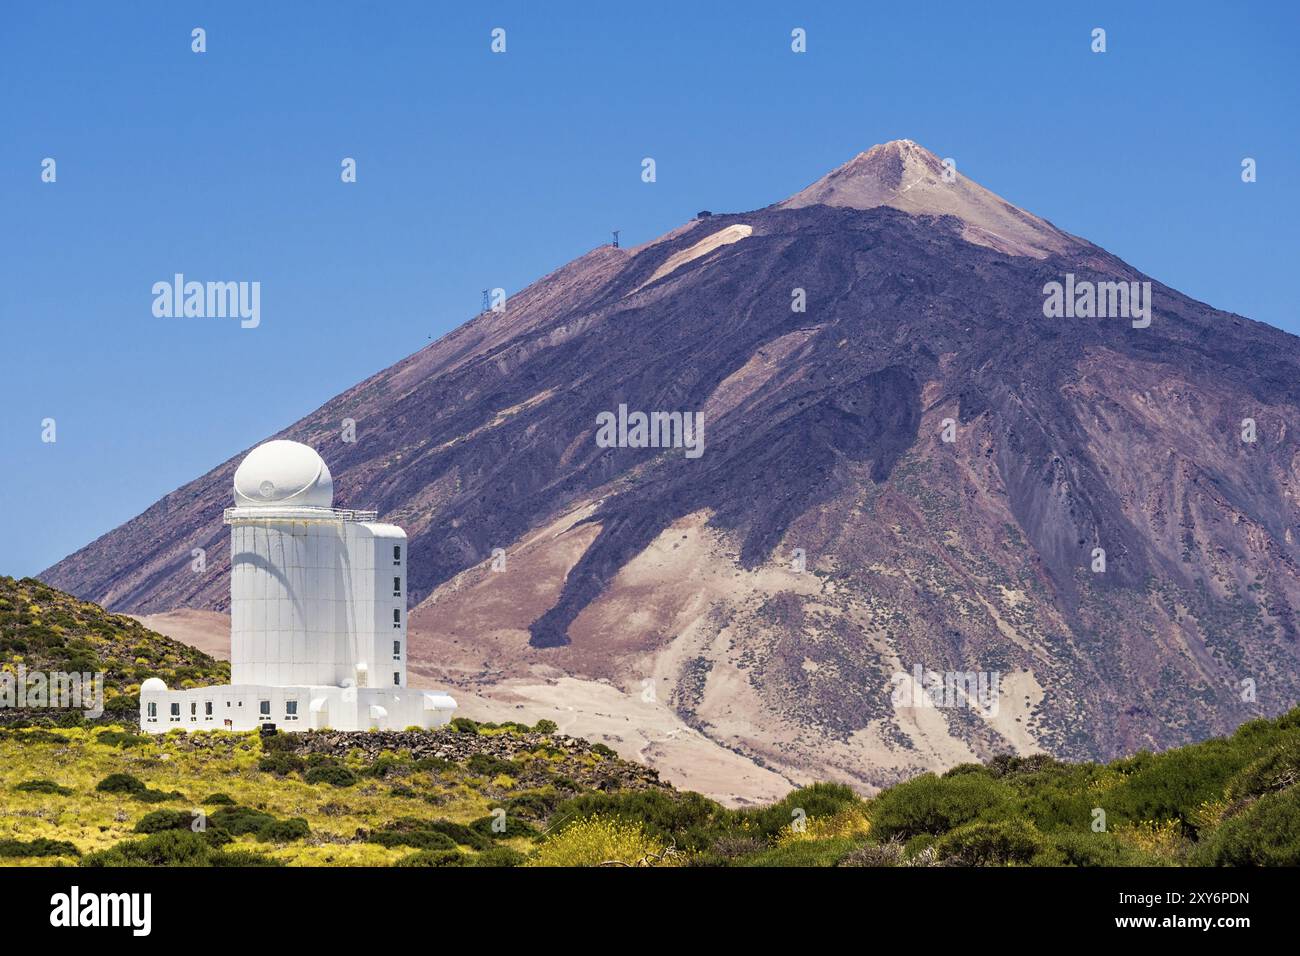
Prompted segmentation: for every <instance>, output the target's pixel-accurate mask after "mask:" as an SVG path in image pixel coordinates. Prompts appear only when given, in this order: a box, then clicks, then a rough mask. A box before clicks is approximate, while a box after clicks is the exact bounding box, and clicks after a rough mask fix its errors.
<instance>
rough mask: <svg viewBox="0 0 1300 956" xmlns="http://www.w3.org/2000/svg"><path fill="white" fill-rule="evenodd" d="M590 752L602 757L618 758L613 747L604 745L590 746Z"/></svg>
mask: <svg viewBox="0 0 1300 956" xmlns="http://www.w3.org/2000/svg"><path fill="white" fill-rule="evenodd" d="M591 752H592V753H595V754H600V755H601V756H602V757H617V756H618V753H617V752H616V751H615V750H614V748H613V747H609V746H606V745H605V744H592V745H591Z"/></svg>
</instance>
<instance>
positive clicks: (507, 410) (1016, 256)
mask: <svg viewBox="0 0 1300 956" xmlns="http://www.w3.org/2000/svg"><path fill="white" fill-rule="evenodd" d="M945 171H946V167H945V166H944V163H943V162H942V161H941V160H939V159H938V158H937V157H935V156H933V155H932V154H930V153H928V152H926V151H925V150H923V149H921V147H919V146H917V145H916V144H914V143H910V142H908V141H906V140H903V141H898V142H894V143H886V144H884V145H882V146H877V147H874V148H873V149H870V150H868V151H867V152H865V153H863V154H861V155H859V156H857V157H855V158H854V159H853V160H851V161H850V162H849V163H847V164H846V165H844V166H842V167H840V168H839V169H837V170H835V171H834V172H832V173H830V174H828V175H827V176H825V177H823V178H822V179H820V180H818V181H817V182H816V183H814V184H813V185H811V186H809V187H808V188H807V189H805V190H803V191H802V192H800V193H798V194H796V195H795V196H792V197H791V198H790V199H788V200H786V201H785V202H783V203H778V204H777V205H774V206H769V207H767V208H765V209H759V210H754V211H751V212H746V213H738V214H720V215H714V216H709V217H704V218H700V219H697V220H693V221H691V222H689V223H686V224H684V225H683V226H682V227H680V228H678V229H676V230H674V231H673V232H671V233H669V234H667V235H666V236H663V237H661V238H660V239H658V240H655V241H653V242H649V243H646V244H645V245H643V246H640V247H637V248H635V249H628V248H623V249H615V248H610V247H601V248H599V249H596V250H593V251H592V252H589V253H587V254H586V255H584V256H581V257H580V258H578V259H576V260H574V261H573V262H571V263H569V264H568V265H566V266H564V267H562V268H560V269H558V270H557V271H555V272H553V273H551V274H550V275H548V276H545V277H543V278H542V279H539V280H538V281H537V282H535V283H533V284H532V285H531V286H529V287H528V288H527V289H524V290H523V291H521V292H519V293H517V294H514V295H512V296H511V297H510V299H509V301H508V303H507V305H506V307H505V310H504V311H503V312H495V313H494V312H485V313H483V314H481V315H479V316H477V317H475V318H473V319H472V320H470V321H469V322H467V323H466V324H465V325H463V326H462V327H460V328H459V329H457V330H455V331H454V332H452V333H450V334H449V335H447V336H445V337H443V338H442V339H440V340H439V341H438V342H435V343H433V344H432V345H430V346H428V347H427V348H425V349H422V350H420V351H419V352H417V353H415V354H414V355H412V356H410V357H408V358H406V359H404V360H403V361H401V362H399V363H397V364H396V365H394V366H392V367H391V368H388V369H385V370H383V371H381V372H379V373H378V374H376V375H374V376H372V377H371V378H369V379H367V380H366V381H364V382H362V383H360V384H358V385H356V386H354V387H353V388H350V389H348V390H347V391H345V392H343V393H342V394H340V395H338V396H337V397H336V398H334V399H332V400H331V401H330V402H328V403H327V404H326V405H324V406H323V407H322V408H320V409H318V410H317V411H315V412H313V413H312V414H310V415H308V416H307V417H306V418H304V419H302V420H301V421H299V422H296V423H294V424H293V425H291V426H289V427H288V428H287V429H285V430H284V431H283V432H282V433H280V434H279V435H275V436H265V437H275V438H287V439H292V440H295V441H299V442H303V443H305V444H308V445H310V446H312V447H313V448H314V449H316V450H317V451H318V452H319V453H320V455H321V456H322V457H323V458H324V459H325V461H326V462H327V463H328V465H329V468H330V470H331V472H332V473H333V476H334V487H335V491H336V499H335V500H336V503H337V504H338V505H339V506H341V507H347V506H348V505H349V504H350V503H365V504H366V505H367V506H373V507H378V508H379V509H380V512H381V515H382V516H383V517H384V518H385V520H391V521H393V522H395V523H397V524H400V525H401V526H403V527H404V528H405V529H406V530H407V533H408V535H409V536H410V542H411V558H412V560H411V568H412V569H413V570H412V576H411V578H410V579H409V581H408V587H409V591H410V594H411V600H412V602H413V603H418V605H419V606H418V607H417V608H416V609H415V611H414V613H413V615H412V628H413V633H412V634H411V650H412V655H413V657H412V662H411V670H412V671H413V672H415V673H417V674H418V673H420V672H421V670H422V669H423V673H424V674H425V675H427V678H428V679H429V680H435V679H436V680H437V681H438V682H447V681H450V682H451V683H453V684H454V685H455V686H456V687H457V688H458V689H457V691H456V695H457V697H458V699H459V698H460V697H461V696H462V695H464V696H465V698H466V699H467V700H470V699H472V698H473V695H475V694H480V693H481V694H484V695H489V694H492V693H498V694H499V693H503V692H502V691H501V690H500V688H501V687H503V686H505V685H504V684H503V682H506V681H515V683H513V684H511V685H510V687H512V688H515V689H514V690H511V691H510V693H512V694H515V695H516V697H515V699H516V700H518V699H520V697H519V695H526V694H542V693H551V694H553V695H554V694H559V695H560V697H559V702H560V706H561V709H563V710H564V711H565V712H566V713H568V712H570V711H571V710H572V709H573V708H576V707H578V706H579V705H580V704H581V702H582V701H583V700H588V701H595V702H596V703H595V704H593V705H592V706H593V707H594V708H595V709H598V710H601V711H602V713H605V714H607V715H609V714H613V716H611V717H609V721H610V722H609V724H608V727H609V731H608V733H609V734H610V735H611V736H609V737H608V739H610V740H611V742H613V743H615V744H617V745H619V746H631V744H630V743H629V742H630V741H631V740H632V739H633V736H634V735H637V734H640V735H641V738H640V739H643V740H644V741H645V744H644V746H642V745H640V744H637V745H635V746H631V749H642V750H644V754H643V755H644V756H645V757H646V758H647V759H651V760H652V761H653V760H656V759H658V758H659V756H660V755H662V754H664V753H667V752H669V751H670V750H671V748H672V747H674V746H676V745H677V744H678V743H679V742H680V741H682V740H685V739H688V738H689V739H692V740H703V741H706V742H709V744H710V746H713V747H714V748H715V753H716V754H717V755H720V756H719V757H718V759H719V760H723V759H724V758H725V759H727V760H733V761H734V760H737V759H740V758H742V757H743V758H745V759H747V760H749V761H750V762H751V763H750V764H749V766H750V767H751V769H752V771H753V773H754V774H756V775H763V774H766V775H767V776H768V777H771V775H772V774H773V773H774V772H775V773H779V774H781V775H783V776H784V777H785V778H786V779H787V780H807V779H813V778H825V777H827V776H832V777H835V778H838V779H844V780H847V781H852V782H855V783H858V784H873V785H879V784H884V783H888V782H889V781H890V780H893V779H898V778H900V777H904V776H908V775H910V774H912V773H914V772H916V771H917V770H918V769H936V768H942V767H945V766H949V765H952V764H954V763H958V762H961V761H966V760H973V759H976V758H980V757H987V756H989V755H992V754H996V753H1002V752H1008V751H1011V752H1018V753H1029V752H1033V751H1035V750H1047V751H1050V752H1052V753H1055V754H1058V755H1061V756H1066V757H1074V758H1109V757H1113V756H1116V755H1120V754H1127V753H1131V752H1132V751H1134V750H1136V749H1138V748H1141V747H1152V748H1157V747H1164V746H1169V745H1172V744H1178V743H1184V742H1187V741H1191V740H1198V739H1203V738H1206V737H1208V736H1211V735H1213V734H1215V733H1222V732H1226V731H1230V730H1231V729H1233V728H1234V727H1236V726H1237V725H1238V724H1240V723H1241V722H1242V721H1244V720H1247V719H1249V718H1252V717H1256V716H1261V715H1265V714H1276V713H1280V712H1282V711H1284V710H1286V709H1288V707H1289V706H1291V705H1292V704H1293V703H1294V701H1295V700H1296V699H1297V698H1300V666H1297V665H1298V664H1300V653H1298V652H1297V647H1298V644H1297V639H1298V638H1300V629H1298V628H1297V611H1300V564H1298V563H1297V562H1298V561H1300V434H1298V433H1297V430H1296V429H1295V428H1294V427H1293V424H1292V423H1294V422H1295V421H1297V419H1298V413H1300V343H1298V341H1297V339H1296V338H1295V337H1293V336H1290V335H1286V334H1284V333H1282V332H1280V331H1277V330H1276V329H1272V328H1269V327H1268V326H1265V325H1260V324H1258V323H1255V322H1251V321H1249V320H1246V319H1243V318H1241V317H1239V316H1235V315H1230V314H1225V313H1223V312H1219V311H1216V310H1214V309H1212V308H1210V307H1208V306H1206V305H1204V304H1202V303H1199V302H1196V301H1194V300H1192V299H1190V298H1188V297H1187V296H1184V295H1182V294H1180V293H1178V292H1177V291H1175V290H1173V289H1170V288H1168V287H1166V286H1164V285H1162V284H1160V283H1159V282H1157V281H1154V280H1148V279H1147V277H1145V276H1143V275H1141V273H1139V272H1137V270H1135V269H1133V268H1132V267H1131V266H1129V265H1127V264H1126V263H1124V262H1122V261H1120V260H1119V259H1117V258H1115V257H1114V256H1111V255H1109V254H1108V253H1106V252H1105V251H1104V250H1101V249H1099V248H1097V247H1095V246H1093V245H1091V244H1089V243H1087V242H1085V241H1083V240H1080V239H1075V238H1074V237H1071V236H1069V235H1067V234H1066V233H1064V232H1061V231H1060V230H1058V229H1056V228H1055V227H1054V226H1052V225H1051V224H1050V223H1047V222H1046V221H1044V220H1042V219H1039V218H1037V217H1034V216H1032V215H1030V214H1029V213H1025V212H1022V211H1020V210H1018V209H1016V208H1015V207H1013V206H1011V205H1009V204H1007V203H1005V202H1004V201H1003V200H1001V199H999V198H998V197H997V196H994V195H993V194H992V193H990V192H988V191H987V190H985V189H983V188H982V187H980V186H978V185H976V184H975V183H973V182H971V181H969V180H968V179H966V178H965V177H964V176H963V175H962V174H961V172H960V170H958V171H957V175H956V176H955V178H954V177H949V178H945V176H944V173H945ZM1146 281H1150V288H1151V292H1152V299H1153V305H1154V308H1153V314H1154V318H1153V320H1152V321H1151V322H1150V325H1149V326H1148V327H1145V328H1135V327H1134V325H1133V323H1131V322H1129V321H1126V320H1123V319H1117V318H1069V319H1064V318H1048V317H1046V315H1045V312H1046V310H1045V307H1044V290H1045V289H1046V288H1047V287H1049V286H1050V285H1051V284H1052V283H1057V284H1058V285H1059V284H1061V283H1065V284H1066V285H1068V286H1069V287H1070V288H1071V289H1075V288H1089V289H1090V288H1093V287H1094V286H1096V287H1098V288H1101V287H1109V288H1111V289H1112V291H1114V290H1118V289H1121V288H1124V287H1127V286H1128V285H1129V284H1131V283H1139V282H1146ZM1089 312H1091V310H1089ZM1078 314H1079V315H1084V314H1088V313H1086V312H1083V311H1080V312H1079V313H1078ZM637 413H639V414H643V415H645V416H646V417H647V418H649V416H652V415H658V416H660V417H658V418H656V419H653V420H654V421H657V422H660V423H664V422H666V423H669V424H671V422H672V421H673V419H672V416H673V415H678V416H679V417H681V418H684V417H685V416H688V415H689V416H692V417H693V416H696V415H698V416H702V417H701V419H700V420H702V422H703V428H702V439H703V446H702V447H703V452H702V454H701V455H699V456H698V457H695V458H691V457H687V456H686V455H684V454H683V451H682V449H681V448H679V447H666V446H665V444H664V443H661V442H658V441H656V442H654V443H650V442H648V441H645V440H636V439H635V438H634V437H633V434H634V430H631V429H624V428H622V426H621V425H620V428H619V430H618V435H617V440H611V441H600V440H598V437H599V434H600V423H601V422H602V421H611V420H614V419H617V420H618V421H620V422H622V421H624V420H627V421H631V420H632V418H633V416H634V414H637ZM344 419H352V420H354V421H355V422H356V423H357V432H356V440H355V441H354V442H345V441H343V440H342V439H341V438H340V428H341V422H342V421H343V420H344ZM692 420H694V418H692ZM664 436H666V437H668V438H671V429H668V430H667V431H666V432H664ZM261 437H262V436H259V439H260V438H261ZM645 437H646V436H645V434H644V432H642V434H641V439H644V438H645ZM661 437H663V436H661ZM625 438H626V439H627V440H624V439H625ZM669 444H671V443H669ZM232 452H233V454H232V457H231V458H230V460H228V461H227V462H225V463H224V464H221V465H219V466H218V467H216V468H215V469H213V470H212V471H211V472H209V473H208V474H206V475H204V476H202V477H200V478H197V479H196V480H194V481H193V482H191V483H189V484H188V485H186V486H185V487H183V488H180V489H178V490H177V491H175V492H173V493H172V494H170V495H167V496H166V497H165V498H164V499H163V500H162V501H160V502H158V503H157V504H156V505H154V506H153V507H151V508H150V509H149V510H148V511H146V512H145V513H144V514H142V515H140V516H139V517H137V518H135V519H133V520H131V521H129V522H127V523H126V524H125V525H123V526H122V527H120V528H118V529H116V530H115V531H113V532H111V533H109V534H107V535H105V536H104V537H102V538H100V539H99V540H97V541H95V542H93V543H92V544H90V545H88V546H87V547H85V548H83V549H82V550H80V551H78V552H77V553H76V554H73V555H71V556H69V557H68V558H66V559H65V560H63V561H62V562H60V563H59V564H58V565H56V566H55V567H53V568H51V569H49V570H48V571H47V572H45V574H44V575H43V577H44V579H45V580H47V581H49V582H50V583H52V584H55V585H57V586H59V587H61V588H63V589H65V590H68V591H71V592H73V593H75V594H77V595H78V596H80V597H83V598H88V599H92V600H94V601H96V602H99V603H104V604H109V605H111V606H112V607H113V608H114V609H116V610H129V611H134V612H137V613H155V612H162V611H167V610H168V609H173V608H201V609H210V610H217V611H222V610H225V609H226V607H227V606H228V602H229V593H228V589H227V584H226V582H227V580H228V566H227V563H226V562H227V560H228V554H229V539H228V537H227V534H228V532H227V531H226V529H225V528H224V526H223V525H222V523H221V515H222V509H223V508H224V507H225V506H226V505H227V504H228V503H229V502H228V500H227V499H228V495H229V488H230V482H231V480H232V476H233V472H234V469H235V466H236V465H237V464H238V462H239V460H240V458H241V457H242V455H243V451H242V450H237V449H232ZM196 547H202V548H205V549H206V551H207V554H208V562H207V570H206V572H205V573H203V574H196V573H194V571H193V570H191V567H190V560H191V559H190V553H191V549H193V548H196ZM930 675H938V677H939V679H940V680H941V681H947V684H951V683H952V680H951V678H953V677H954V675H955V676H956V677H958V678H962V679H964V678H965V677H966V676H971V677H973V678H974V679H975V680H976V686H980V687H986V688H987V689H989V690H992V691H993V692H994V695H993V696H994V701H995V703H996V705H997V706H995V707H985V706H980V707H974V706H969V704H970V701H969V699H968V698H966V697H963V696H960V695H959V696H958V697H957V698H955V699H954V698H952V697H951V695H948V696H946V697H945V701H944V705H943V706H940V707H930V706H926V705H924V703H921V702H918V699H917V697H916V696H915V695H914V694H913V693H912V692H911V689H913V688H912V685H913V684H914V683H916V682H917V677H918V676H919V678H920V683H922V684H926V685H928V684H929V683H930V680H931V678H930ZM981 682H982V683H981ZM547 688H550V690H548V689H547ZM556 688H559V689H556ZM1245 688H1249V689H1250V692H1249V693H1247V691H1246V690H1245ZM609 694H613V695H614V696H615V697H616V698H617V701H615V702H614V703H613V704H611V705H610V706H608V707H606V706H605V704H604V702H605V701H607V700H608V695H609ZM624 694H625V695H626V696H623V695H624ZM600 695H606V696H600ZM501 699H503V700H504V699H506V698H501ZM534 699H535V698H534ZM615 704H617V706H618V707H625V708H627V710H626V712H620V711H617V710H616V707H615ZM511 706H513V704H512V705H511ZM539 716H540V715H539ZM660 717H671V719H672V720H674V721H677V722H678V724H676V725H674V727H675V729H673V730H671V731H665V732H664V733H663V734H661V735H659V736H656V737H654V738H653V739H650V738H649V737H648V736H647V734H648V731H647V730H646V729H645V728H647V727H650V726H652V724H653V720H658V719H659V718H660ZM683 724H684V725H688V726H681V725H683ZM616 738H617V739H616ZM620 741H621V743H620ZM718 766H722V764H718ZM726 766H728V767H730V766H731V765H730V764H728V765H726ZM728 779H731V771H730V770H728ZM687 782H688V783H695V781H693V780H690V779H689V778H688V779H687Z"/></svg>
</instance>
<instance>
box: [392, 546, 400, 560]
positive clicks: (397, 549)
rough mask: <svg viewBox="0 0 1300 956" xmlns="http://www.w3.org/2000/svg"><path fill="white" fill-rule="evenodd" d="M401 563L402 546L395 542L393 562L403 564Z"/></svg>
mask: <svg viewBox="0 0 1300 956" xmlns="http://www.w3.org/2000/svg"><path fill="white" fill-rule="evenodd" d="M401 563H402V546H401V545H400V544H395V545H393V564H401Z"/></svg>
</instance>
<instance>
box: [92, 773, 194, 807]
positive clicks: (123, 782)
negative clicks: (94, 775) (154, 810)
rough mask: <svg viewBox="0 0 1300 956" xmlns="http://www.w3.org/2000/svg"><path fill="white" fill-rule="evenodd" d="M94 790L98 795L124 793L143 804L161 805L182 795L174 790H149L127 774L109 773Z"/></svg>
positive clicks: (178, 798) (142, 782)
mask: <svg viewBox="0 0 1300 956" xmlns="http://www.w3.org/2000/svg"><path fill="white" fill-rule="evenodd" d="M95 789H96V790H98V791H99V792H100V793H124V794H127V795H129V796H131V797H134V798H135V799H136V800H140V801H142V802H144V803H162V802H163V801H164V800H180V799H182V798H183V794H181V793H180V792H179V791H176V790H170V791H164V790H151V789H150V788H149V787H146V786H145V785H144V781H143V780H140V779H139V778H138V777H133V776H131V774H129V773H110V774H109V775H108V776H107V777H105V778H104V779H103V780H101V781H99V783H97V784H95Z"/></svg>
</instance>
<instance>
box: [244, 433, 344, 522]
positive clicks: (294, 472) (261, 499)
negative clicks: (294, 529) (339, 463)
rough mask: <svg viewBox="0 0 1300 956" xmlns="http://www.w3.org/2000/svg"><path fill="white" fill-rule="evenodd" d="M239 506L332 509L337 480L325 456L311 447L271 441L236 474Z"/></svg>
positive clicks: (291, 442)
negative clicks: (326, 463) (331, 472)
mask: <svg viewBox="0 0 1300 956" xmlns="http://www.w3.org/2000/svg"><path fill="white" fill-rule="evenodd" d="M235 504H236V505H238V506H239V507H241V508H256V507H265V506H268V505H274V506H279V507H286V506H287V507H291V508H329V507H331V506H332V505H333V504H334V479H333V478H332V477H331V476H330V470H329V468H327V467H326V466H325V462H324V461H323V460H322V459H321V456H320V455H318V454H316V452H315V451H313V450H312V449H311V448H309V447H308V446H306V445H304V444H302V443H301V442H296V441H284V440H276V441H269V442H267V443H266V444H264V445H258V446H257V447H256V448H254V449H253V450H252V451H250V452H249V453H248V457H247V458H245V459H244V460H243V461H242V462H240V463H239V467H238V468H237V469H236V470H235Z"/></svg>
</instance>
